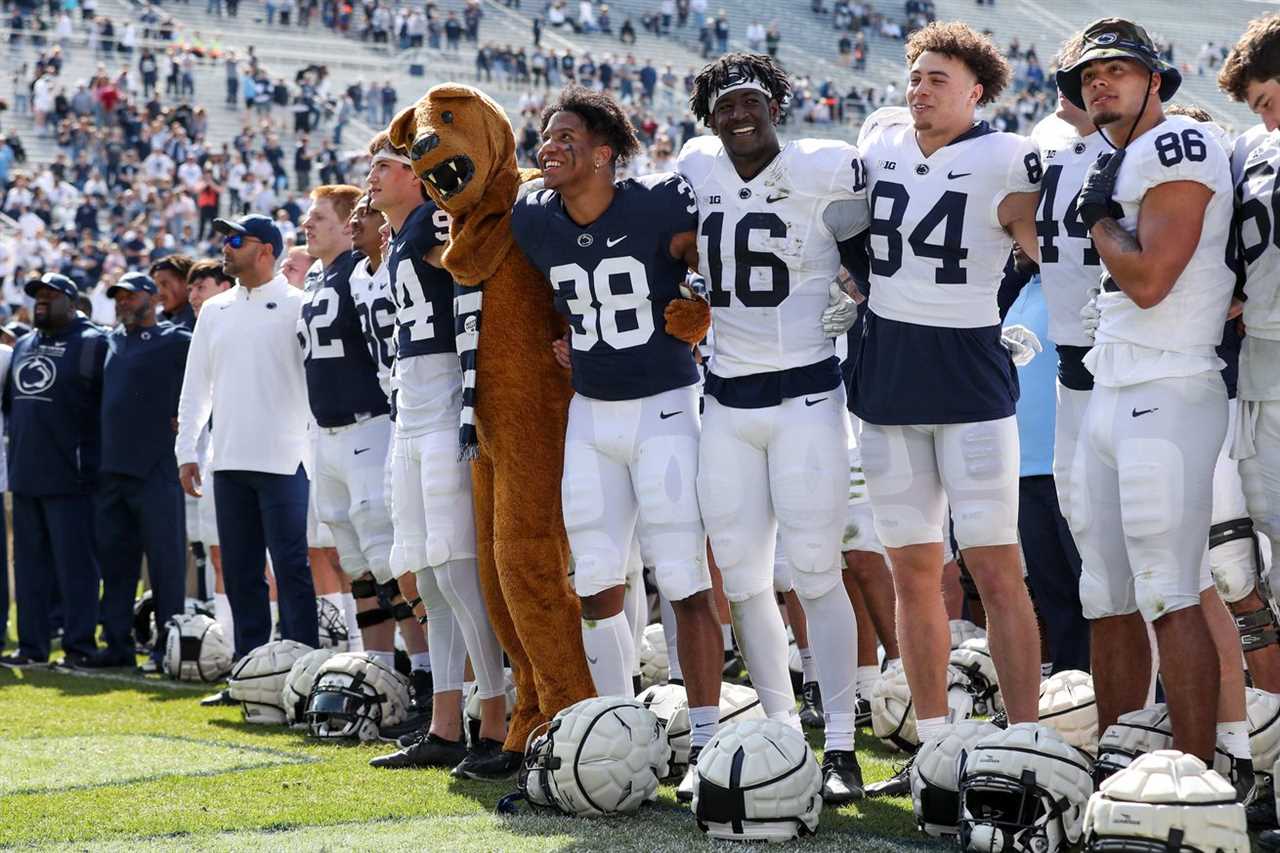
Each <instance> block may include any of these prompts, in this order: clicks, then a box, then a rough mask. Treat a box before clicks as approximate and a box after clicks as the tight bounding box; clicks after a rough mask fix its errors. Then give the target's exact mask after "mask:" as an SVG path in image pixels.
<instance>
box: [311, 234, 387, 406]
mask: <svg viewBox="0 0 1280 853" xmlns="http://www.w3.org/2000/svg"><path fill="white" fill-rule="evenodd" d="M355 264H356V256H355V253H354V252H352V251H350V250H347V251H345V252H343V253H342V254H341V255H338V257H336V258H334V260H333V262H332V263H330V264H329V265H327V266H326V267H325V268H324V272H323V274H322V275H321V276H320V277H319V278H318V279H317V280H316V281H315V283H314V287H312V288H311V289H310V290H309V291H308V293H307V299H306V301H304V302H303V303H302V313H301V315H300V316H299V317H298V341H299V343H300V344H301V345H302V354H303V366H304V368H305V371H306V376H307V399H308V400H309V401H310V402H311V414H312V416H313V417H314V418H315V420H316V424H317V425H319V426H322V427H339V426H346V425H347V424H351V423H355V416H356V415H358V414H369V415H384V414H386V413H387V398H386V395H384V394H383V393H382V388H381V387H380V386H379V385H378V365H377V363H376V362H374V360H373V357H372V356H370V355H369V350H368V348H367V347H366V346H365V341H364V330H363V329H362V328H361V327H360V312H359V311H358V310H357V309H356V303H355V300H353V299H352V298H351V272H352V270H353V269H355Z"/></svg>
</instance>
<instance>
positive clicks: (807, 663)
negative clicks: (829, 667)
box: [799, 648, 818, 684]
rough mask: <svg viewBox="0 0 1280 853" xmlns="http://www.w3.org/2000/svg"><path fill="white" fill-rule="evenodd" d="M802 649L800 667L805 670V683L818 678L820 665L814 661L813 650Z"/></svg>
mask: <svg viewBox="0 0 1280 853" xmlns="http://www.w3.org/2000/svg"><path fill="white" fill-rule="evenodd" d="M799 651H800V667H801V668H802V669H803V670H804V683H805V684H808V683H809V682H810V681H817V680H818V666H817V664H815V663H814V662H813V652H812V651H810V650H809V649H807V648H805V649H799Z"/></svg>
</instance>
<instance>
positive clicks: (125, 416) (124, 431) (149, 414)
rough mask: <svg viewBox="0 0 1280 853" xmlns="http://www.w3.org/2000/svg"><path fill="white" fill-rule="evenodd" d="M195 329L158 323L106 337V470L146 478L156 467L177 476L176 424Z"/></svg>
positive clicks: (103, 424) (104, 409) (104, 460)
mask: <svg viewBox="0 0 1280 853" xmlns="http://www.w3.org/2000/svg"><path fill="white" fill-rule="evenodd" d="M190 347H191V332H190V330H188V329H185V328H183V327H182V326H179V325H177V324H175V323H163V322H162V323H157V324H155V325H154V326H151V327H149V328H144V329H134V330H133V331H132V332H127V331H125V328H124V326H117V327H116V328H115V329H112V331H111V333H110V334H109V335H108V336H107V360H106V365H105V366H104V368H103V372H102V470H103V471H109V472H111V473H114V474H128V475H130V476H133V477H145V476H147V474H149V473H150V472H151V470H152V469H153V468H155V467H156V466H157V465H159V466H161V468H162V470H163V471H164V473H165V474H166V475H167V476H170V477H177V473H178V460H177V459H176V458H175V457H174V455H173V441H174V437H175V436H174V432H173V422H174V418H175V417H177V415H178V397H179V395H181V393H182V377H183V373H184V372H185V370H186V366H187V350H188V349H190Z"/></svg>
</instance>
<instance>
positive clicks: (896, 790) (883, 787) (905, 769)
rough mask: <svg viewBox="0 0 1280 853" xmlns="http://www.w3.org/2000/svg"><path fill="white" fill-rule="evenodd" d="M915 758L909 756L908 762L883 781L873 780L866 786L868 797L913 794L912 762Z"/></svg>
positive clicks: (907, 795)
mask: <svg viewBox="0 0 1280 853" xmlns="http://www.w3.org/2000/svg"><path fill="white" fill-rule="evenodd" d="M914 760H915V759H914V757H913V758H908V759H907V762H906V763H905V764H903V765H902V766H901V767H899V768H898V770H897V772H895V773H894V774H893V775H892V776H890V777H889V778H888V779H885V780H883V781H881V782H873V783H871V784H870V785H868V786H867V787H866V792H867V796H868V797H909V796H911V762H912V761H914Z"/></svg>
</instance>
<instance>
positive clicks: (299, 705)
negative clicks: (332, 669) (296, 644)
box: [280, 649, 337, 726]
mask: <svg viewBox="0 0 1280 853" xmlns="http://www.w3.org/2000/svg"><path fill="white" fill-rule="evenodd" d="M336 654H337V652H335V651H334V650H333V649H315V650H314V651H310V652H307V653H306V654H305V655H303V656H302V657H300V658H298V659H297V660H296V661H294V662H293V666H292V667H290V668H289V674H288V675H286V676H285V679H284V687H283V688H281V690H280V704H281V705H283V706H284V716H285V722H287V723H288V724H289V725H290V726H306V724H307V700H308V699H310V698H311V688H312V687H313V686H315V683H316V673H318V672H319V671H320V666H321V664H323V663H324V662H325V661H327V660H328V659H329V658H331V657H333V656H334V655H336Z"/></svg>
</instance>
